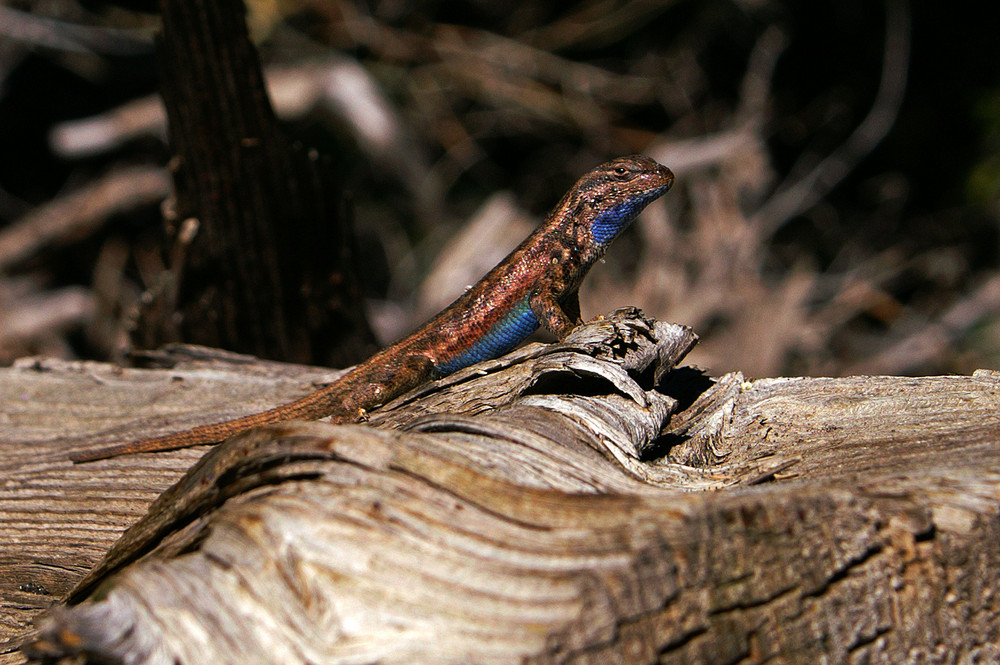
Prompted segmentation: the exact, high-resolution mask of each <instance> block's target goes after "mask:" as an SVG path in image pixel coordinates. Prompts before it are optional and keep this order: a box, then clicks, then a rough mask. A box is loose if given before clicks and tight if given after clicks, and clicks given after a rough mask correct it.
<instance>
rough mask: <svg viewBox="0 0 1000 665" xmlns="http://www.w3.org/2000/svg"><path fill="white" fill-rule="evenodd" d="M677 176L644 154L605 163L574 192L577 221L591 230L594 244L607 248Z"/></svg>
mask: <svg viewBox="0 0 1000 665" xmlns="http://www.w3.org/2000/svg"><path fill="white" fill-rule="evenodd" d="M673 183H674V174H673V173H672V172H671V171H670V169H668V168H667V167H666V166H663V165H661V164H657V163H656V162H655V161H654V160H652V159H650V158H649V157H645V156H643V155H629V156H628V157H619V158H617V159H612V160H611V161H610V162H605V163H604V164H601V165H600V166H598V167H597V168H595V169H593V170H592V171H590V172H589V173H587V174H586V175H584V176H583V177H582V178H580V180H579V181H578V182H577V183H576V186H575V187H574V188H573V189H572V190H570V195H571V196H572V197H573V198H574V199H575V200H573V201H569V202H568V203H569V204H570V209H571V210H574V212H575V214H574V218H575V219H577V220H579V221H582V222H584V223H585V224H586V225H587V226H588V227H589V229H590V233H591V236H592V237H593V239H594V242H595V243H597V244H598V245H600V246H605V247H606V246H607V245H609V244H610V243H611V241H612V240H614V239H615V238H616V237H618V234H619V233H621V232H622V231H624V230H625V228H626V227H627V226H628V225H629V224H631V223H632V220H633V219H635V217H636V215H638V214H639V213H640V212H642V210H643V208H645V207H646V206H647V205H648V204H649V203H650V202H651V201H654V200H655V199H657V198H659V197H660V196H662V195H663V194H665V193H666V191H667V190H668V189H670V186H671V185H672V184H673Z"/></svg>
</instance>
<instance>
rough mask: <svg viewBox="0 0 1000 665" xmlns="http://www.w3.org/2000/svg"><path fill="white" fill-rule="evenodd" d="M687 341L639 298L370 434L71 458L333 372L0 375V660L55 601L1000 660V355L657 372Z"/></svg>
mask: <svg viewBox="0 0 1000 665" xmlns="http://www.w3.org/2000/svg"><path fill="white" fill-rule="evenodd" d="M692 343H693V336H692V335H691V333H690V331H688V330H686V329H683V328H680V327H673V326H668V325H665V324H661V323H657V322H654V321H650V320H647V319H645V318H642V317H641V316H640V315H638V314H637V313H636V312H634V311H623V312H620V313H617V314H616V316H614V317H612V318H611V320H609V321H604V322H596V323H593V324H590V325H587V326H584V327H582V328H580V329H578V330H577V331H576V332H575V333H574V334H573V335H572V336H571V337H570V338H569V339H568V340H566V341H565V342H564V343H561V344H558V345H529V346H528V347H525V348H523V349H521V350H519V351H517V352H515V353H514V354H512V355H511V356H508V357H506V358H504V359H501V360H499V361H495V362H493V363H489V364H486V365H481V366H477V367H475V368H470V369H469V370H467V371H463V372H461V373H459V374H457V375H454V376H452V377H449V378H448V379H446V380H444V381H441V382H438V383H436V384H431V385H429V386H427V387H425V388H422V389H419V390H417V391H415V392H414V393H411V394H410V395H407V396H404V397H403V398H401V399H400V400H397V402H396V403H394V404H390V405H388V407H387V408H385V409H383V410H380V411H379V412H377V413H375V414H373V417H372V419H371V422H370V423H369V424H368V425H365V426H331V425H327V424H323V423H308V424H305V423H295V424H285V425H279V426H272V427H269V428H264V429H261V430H258V431H256V432H254V433H251V434H248V435H245V436H243V437H238V438H236V439H233V440H230V441H229V442H227V443H225V444H223V445H222V446H218V447H216V448H214V449H212V452H211V453H209V454H208V455H204V453H205V451H206V449H205V448H199V449H190V450H184V451H176V452H173V453H165V454H155V455H135V456H128V457H122V458H119V459H114V460H106V461H102V462H97V463H93V464H88V465H77V466H74V465H72V464H70V463H69V462H68V461H66V455H67V453H68V452H69V451H70V450H76V449H81V448H84V447H87V446H89V445H96V444H97V443H98V442H108V441H111V440H117V439H120V438H125V437H128V438H131V437H142V436H146V435H148V434H155V433H159V432H163V431H170V430H174V429H180V428H183V427H187V426H190V425H193V424H197V423H201V422H206V421H210V420H218V419H220V418H222V417H229V416H232V415H237V414H239V413H244V412H248V411H252V410H256V409H259V408H261V407H263V406H265V405H270V404H274V403H277V402H280V401H282V400H285V399H289V398H292V397H295V396H298V395H300V394H302V393H304V392H307V391H308V390H310V389H312V388H313V387H314V386H315V384H316V383H317V382H322V381H324V380H330V379H331V378H332V377H333V376H335V374H334V373H330V372H326V371H321V370H315V369H309V368H298V367H290V366H283V365H277V364H270V363H260V362H257V361H253V360H251V359H247V358H244V357H236V358H231V357H227V356H219V355H216V354H214V353H212V352H207V351H198V350H190V349H177V350H174V352H173V353H169V354H165V355H164V356H163V357H162V358H161V360H162V361H163V362H170V363H174V367H172V368H171V369H158V370H121V369H116V368H112V367H108V366H104V365H97V364H68V363H54V362H46V361H40V362H38V363H27V362H26V363H23V364H21V365H19V366H17V367H15V368H11V369H8V370H4V371H3V372H2V373H0V400H2V402H0V403H2V408H0V440H2V450H3V456H2V458H0V639H6V640H8V643H7V648H6V650H5V653H3V654H0V662H3V663H19V662H23V660H24V657H23V655H22V654H21V653H20V652H17V651H15V650H14V648H13V647H14V645H15V644H16V642H15V641H16V640H20V639H23V637H24V635H25V633H24V632H23V631H24V629H25V628H26V627H27V626H29V625H30V622H31V620H32V619H33V618H34V617H36V616H37V615H40V614H41V618H40V619H39V621H40V625H41V626H42V633H41V637H40V638H39V637H37V636H36V637H35V639H36V640H37V641H36V642H35V648H36V649H37V650H38V651H39V652H43V653H52V654H56V653H61V654H70V653H72V652H74V651H75V650H81V649H82V650H84V651H85V652H86V653H89V654H91V655H98V656H100V657H102V658H105V659H108V660H113V659H115V658H125V657H127V658H129V659H130V662H148V663H172V662H180V663H240V664H241V665H247V664H249V663H273V662H281V663H360V662H381V663H402V662H407V663H522V662H525V663H623V664H624V663H628V664H630V665H631V664H633V663H652V662H666V663H700V662H740V663H760V662H765V661H766V662H771V663H801V662H887V663H890V662H904V661H905V662H921V663H923V662H926V663H936V662H942V663H950V662H995V661H997V660H1000V650H998V646H997V645H998V643H1000V593H998V592H997V590H998V588H1000V585H998V576H1000V546H998V543H1000V442H998V432H1000V411H998V407H1000V397H998V390H1000V381H998V377H997V375H995V374H993V373H990V372H979V373H977V374H976V375H975V376H972V377H957V376H956V377H923V378H913V379H911V378H899V377H850V378H844V379H764V380H757V381H747V380H745V379H744V377H742V376H740V375H739V374H732V375H726V376H723V377H719V378H717V379H714V380H712V381H708V380H707V379H706V378H705V377H703V376H701V375H699V374H698V373H697V372H695V371H693V370H691V369H689V368H681V369H679V370H677V371H675V372H673V373H670V374H667V373H666V372H667V371H668V370H669V369H671V368H672V367H673V365H674V363H675V362H676V361H677V360H678V359H679V358H681V357H683V354H684V353H685V352H686V350H687V349H688V348H689V347H690V345H691V344H692ZM657 382H660V383H661V384H662V389H663V390H664V391H666V392H667V393H670V395H673V397H671V396H669V395H667V394H664V393H663V392H661V391H658V390H655V389H654V384H656V383H657ZM705 388H707V390H704V389H705ZM699 391H700V392H701V394H700V396H699V397H698V398H697V399H695V400H694V401H693V403H692V395H693V394H695V393H697V392H699ZM675 397H676V398H677V399H676V400H675V399H674V398H675ZM674 409H680V410H679V412H678V413H675V414H673V415H671V412H672V411H673V410H674ZM203 455H204V457H203ZM199 459H200V461H199ZM192 465H194V468H191V467H192ZM189 469H190V470H189ZM186 471H187V473H186V474H185V472H186ZM178 480H180V481H181V482H180V483H179V484H177V485H175V486H174V487H173V489H171V490H170V491H169V492H167V493H166V494H164V495H162V496H160V498H159V499H156V497H157V496H159V495H160V494H161V492H163V490H165V489H167V488H168V487H170V486H171V485H173V484H174V483H175V482H176V481H178ZM154 499H156V502H155V504H153V506H152V510H150V511H149V513H148V514H147V513H146V511H147V509H149V507H150V504H151V502H153V501H154ZM143 515H146V517H145V518H143ZM140 518H142V519H140ZM126 527H131V528H130V529H129V531H128V532H127V533H126V534H125V536H124V537H123V538H122V539H121V540H118V538H119V536H121V534H122V532H123V531H124V530H125V528H126ZM116 540H118V542H117V544H115V545H114V546H112V545H113V543H115V541H116ZM102 557H104V558H103V559H102ZM95 565H96V566H97V568H96V569H95V570H94V571H93V572H92V573H90V574H89V575H88V574H87V572H88V571H89V570H90V569H91V568H92V567H93V566H95ZM74 586H76V591H75V592H73V593H72V597H71V600H72V601H73V603H77V604H74V605H70V606H68V607H64V606H59V607H56V608H53V609H46V608H49V606H50V605H52V603H53V602H54V601H55V600H57V599H59V598H61V597H64V596H65V595H67V594H70V593H71V589H72V588H73V587H74ZM67 662H69V661H67Z"/></svg>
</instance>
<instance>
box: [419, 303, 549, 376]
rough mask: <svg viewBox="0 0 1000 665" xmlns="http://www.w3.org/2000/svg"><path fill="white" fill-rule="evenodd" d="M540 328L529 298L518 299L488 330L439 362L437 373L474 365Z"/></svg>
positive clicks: (502, 352) (503, 350) (514, 344)
mask: <svg viewBox="0 0 1000 665" xmlns="http://www.w3.org/2000/svg"><path fill="white" fill-rule="evenodd" d="M537 329H538V318H537V317H536V316H535V313H534V312H532V311H531V307H530V306H529V305H528V299H527V298H524V299H523V300H520V301H518V303H517V304H516V305H514V307H513V308H512V309H511V310H510V311H509V312H508V313H507V315H506V316H504V317H503V318H502V319H500V320H499V321H497V322H496V324H494V326H493V327H492V328H490V329H489V331H488V332H487V333H486V334H485V335H483V336H482V337H481V338H480V339H479V340H478V341H477V342H476V343H475V344H473V345H472V346H470V347H469V348H468V349H466V350H465V351H462V352H461V353H459V354H458V355H456V356H455V357H453V358H451V359H450V360H448V361H446V362H443V363H441V364H439V365H437V366H436V367H435V368H434V373H435V374H436V375H437V376H439V377H441V376H445V375H447V374H451V373H452V372H457V371H458V370H460V369H462V368H463V367H468V366H469V365H474V364H476V363H478V362H482V361H484V360H490V359H491V358H496V357H498V356H502V355H503V354H505V353H507V352H508V351H512V350H513V349H514V347H516V346H517V345H518V344H520V343H521V342H523V341H524V338H525V337H527V336H528V335H530V334H531V333H533V332H535V330H537Z"/></svg>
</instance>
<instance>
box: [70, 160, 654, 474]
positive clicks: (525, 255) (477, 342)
mask: <svg viewBox="0 0 1000 665" xmlns="http://www.w3.org/2000/svg"><path fill="white" fill-rule="evenodd" d="M673 181H674V174H673V173H672V172H671V171H670V169H668V168H667V167H665V166H662V165H660V164H658V163H657V162H656V161H654V160H652V159H650V158H649V157H645V156H643V155H630V156H627V157H619V158H617V159H613V160H611V161H609V162H605V163H604V164H601V165H600V166H598V167H596V168H594V169H593V170H591V171H589V172H588V173H586V174H585V175H584V176H583V177H581V178H580V179H579V180H578V181H577V182H576V184H575V185H574V186H573V187H572V188H571V189H570V190H569V191H568V192H566V194H565V195H564V196H563V197H562V199H561V200H560V201H559V203H558V204H557V205H556V206H555V208H553V209H552V211H551V212H550V213H549V214H548V215H547V216H546V218H545V220H544V221H543V222H542V224H541V225H540V226H539V227H538V228H537V229H536V230H535V231H534V232H532V233H531V235H529V236H528V237H527V238H526V239H525V240H524V241H523V242H522V243H521V244H520V245H518V246H517V248H515V249H514V250H513V251H512V252H511V253H510V254H509V255H508V256H507V257H506V258H505V259H503V260H502V261H501V262H500V263H499V264H497V266H496V267H495V268H493V269H492V270H491V271H490V272H488V273H487V274H486V276H485V277H483V278H482V279H481V280H480V281H479V282H477V283H476V284H475V285H474V286H472V287H471V288H469V289H468V290H467V291H465V293H463V294H462V295H461V296H459V298H458V299H457V300H455V301H454V302H453V303H452V304H451V305H449V306H448V307H446V308H445V309H444V310H442V311H441V312H440V313H439V314H437V315H436V316H434V317H433V318H432V319H431V320H430V321H428V322H427V323H425V324H424V325H423V326H421V327H420V328H418V329H417V330H416V331H415V332H413V333H411V334H410V335H409V336H407V337H404V338H403V339H402V340H400V341H398V342H396V343H395V344H392V345H390V346H388V347H386V348H384V349H382V350H381V351H379V352H377V353H376V354H375V355H373V356H371V357H370V358H369V359H368V360H366V361H364V362H362V363H360V364H359V365H357V366H355V367H354V368H353V369H352V370H350V371H349V372H348V373H347V374H345V375H343V376H342V377H340V378H339V379H337V380H336V381H334V382H333V383H330V384H328V385H326V386H324V387H321V388H319V389H318V390H315V391H314V392H312V393H310V394H308V395H306V396H304V397H302V398H300V399H298V400H295V401H293V402H289V403H287V404H282V405H280V406H276V407H274V408H272V409H269V410H266V411H262V412H258V413H253V414H250V415H247V416H243V417H242V418H236V419H235V420H229V421H225V422H220V423H214V424H208V425H201V426H199V427H195V428H193V429H190V430H186V431H182V432H175V433H172V434H167V435H165V436H160V437H156V438H151V439H145V440H140V441H132V442H124V443H118V444H111V445H109V446H105V447H103V448H98V449H95V450H84V451H80V452H76V453H73V454H71V455H70V458H71V459H72V460H73V461H74V462H78V463H79V462H90V461H94V460H99V459H105V458H108V457H113V456H116V455H120V454H128V453H139V452H153V451H164V450H174V449H177V448H186V447H189V446H196V445H202V444H214V443H218V442H220V441H222V440H224V439H227V438H229V437H230V436H233V435H235V434H238V433H240V432H243V431H245V430H248V429H251V428H254V427H258V426H261V425H266V424H270V423H276V422H284V421H287V420H318V419H320V418H329V419H330V420H331V421H332V422H334V423H348V422H359V421H362V420H364V419H365V417H366V413H367V412H368V411H370V410H372V409H374V408H377V407H379V406H381V405H383V404H385V403H386V402H388V401H390V400H392V399H395V398H396V397H399V396H400V395H403V394H405V393H406V392H408V391H410V390H412V389H413V388H416V387H417V386H419V385H421V384H422V383H424V382H426V381H430V380H432V379H437V378H441V377H443V376H446V375H448V374H451V373H452V372H455V371H457V370H459V369H462V368H464V367H468V366H470V365H473V364H475V363H477V362H481V361H484V360H489V359H492V358H496V357H499V356H501V355H503V354H505V353H507V352H509V351H511V350H513V349H514V348H515V347H516V346H517V345H518V344H520V343H521V342H522V341H523V340H524V339H525V338H526V337H528V335H530V334H531V333H533V332H534V331H535V330H536V329H537V328H538V327H539V326H541V327H544V328H545V329H546V330H548V331H550V332H551V333H553V334H554V335H555V336H556V337H558V338H559V339H563V338H564V337H565V336H566V335H567V334H569V332H570V331H571V330H572V329H573V328H574V327H575V326H576V325H578V324H579V323H580V322H581V319H580V301H579V295H578V289H579V287H580V283H581V282H582V280H583V278H584V276H585V275H586V273H587V271H588V270H589V269H590V267H591V266H592V265H593V264H594V263H595V262H596V261H598V260H599V259H601V258H602V257H603V256H604V254H605V252H606V251H607V249H608V246H609V245H610V244H611V242H612V241H613V240H614V239H615V238H617V237H618V235H619V234H621V232H622V231H624V230H625V228H626V227H628V226H629V224H631V223H632V220H633V219H635V217H636V216H637V215H638V214H639V213H640V212H642V210H643V209H644V208H645V207H646V205H648V204H649V203H650V202H651V201H653V200H655V199H657V198H659V197H660V196H661V195H663V194H664V193H666V191H667V190H669V189H670V186H671V185H672V184H673Z"/></svg>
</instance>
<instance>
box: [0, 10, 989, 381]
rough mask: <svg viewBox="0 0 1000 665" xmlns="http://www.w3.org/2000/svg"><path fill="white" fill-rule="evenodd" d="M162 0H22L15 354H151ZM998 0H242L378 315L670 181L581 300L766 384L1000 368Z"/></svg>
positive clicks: (4, 299)
mask: <svg viewBox="0 0 1000 665" xmlns="http://www.w3.org/2000/svg"><path fill="white" fill-rule="evenodd" d="M155 9H156V8H155V3H154V2H142V1H139V0H136V1H134V2H118V3H114V4H111V3H105V2H101V1H99V0H86V1H85V0H34V1H32V0H24V1H15V0H3V1H0V364H9V363H11V362H13V361H14V360H15V359H17V358H19V357H23V356H29V355H39V354H41V355H55V356H60V357H66V358H84V359H96V360H111V361H116V362H123V361H127V357H128V352H129V351H130V348H129V342H128V336H127V330H128V327H129V325H130V320H131V318H132V317H134V310H135V307H136V304H137V303H138V302H139V301H140V299H141V298H142V297H143V296H142V294H143V292H144V291H145V290H146V289H148V288H150V287H151V285H152V283H154V282H155V280H156V275H157V273H158V272H159V271H162V269H163V257H162V256H161V252H160V250H159V244H160V242H161V238H162V234H163V229H162V227H163V223H162V210H163V206H164V205H168V206H169V196H170V191H171V182H170V177H169V174H168V172H167V170H166V165H167V163H168V161H169V160H170V157H171V153H170V149H169V146H168V144H167V142H166V140H167V139H166V126H165V116H164V112H163V109H162V106H161V104H160V102H159V99H158V97H157V96H156V91H157V75H156V61H155V54H154V46H153V35H154V33H155V31H156V29H157V23H158V18H157V16H156V13H155ZM998 14H1000V8H998V7H997V6H994V5H992V4H990V3H979V2H976V3H974V2H971V1H968V0H966V1H964V2H963V1H961V0H959V1H958V2H955V3H952V4H951V5H949V8H948V10H947V11H944V10H942V9H941V8H940V7H938V6H936V5H934V4H933V3H914V4H913V5H910V4H908V3H907V2H905V1H904V0H887V2H866V1H863V0H838V1H836V2H835V1H833V0H815V1H814V2H808V3H803V2H791V1H788V0H731V1H723V0H698V1H696V0H631V1H621V0H583V1H581V2H570V3H549V2H534V3H520V2H507V1H504V0H489V1H486V0H450V1H449V2H434V1H426V2H419V3H418V2H403V1H402V0H372V1H370V2H360V1H358V0H250V1H249V3H248V22H249V24H250V26H251V30H252V34H253V37H254V40H255V42H256V43H257V45H258V48H259V50H260V53H261V58H262V60H263V63H264V66H265V71H266V73H267V76H268V83H269V87H270V91H271V96H272V102H273V104H274V107H275V109H276V112H277V114H278V116H279V117H280V118H281V120H282V122H283V123H284V125H285V129H286V131H287V132H288V134H289V135H290V136H292V137H294V138H295V139H296V140H298V141H301V142H302V144H304V145H306V146H310V147H313V148H315V149H316V150H317V151H318V152H319V153H321V154H323V155H326V156H328V158H329V159H330V160H331V162H332V164H333V166H334V168H335V169H336V171H337V173H338V174H339V177H340V178H341V179H342V181H343V182H344V185H345V188H346V190H347V191H348V192H349V198H350V206H351V209H352V211H353V212H352V216H353V219H354V222H355V225H356V231H357V234H358V249H357V251H358V253H359V255H360V256H361V259H362V260H360V261H359V265H360V266H361V267H362V269H363V275H362V284H363V286H364V289H365V296H366V299H367V300H366V301H367V302H368V303H369V316H370V318H371V320H372V323H373V326H374V327H375V329H376V331H377V333H378V335H379V337H380V339H381V341H382V342H383V343H386V342H390V341H392V340H393V339H394V338H395V337H397V336H399V335H401V334H403V333H404V332H406V331H407V330H409V329H412V328H413V327H415V326H416V325H418V324H419V323H421V321H422V320H423V319H425V318H426V317H427V316H429V315H430V314H432V313H433V312H435V311H436V310H438V309H440V308H441V307H443V306H444V305H446V304H447V303H448V302H449V300H450V299H451V298H453V297H454V296H455V295H457V293H459V292H461V290H462V289H463V288H464V287H465V286H466V285H468V284H471V283H472V282H474V281H475V280H477V279H478V278H479V277H480V276H481V275H482V274H483V273H484V272H485V271H486V270H487V269H488V268H489V267H491V266H492V265H493V264H495V263H496V262H497V261H498V260H499V259H501V258H502V257H503V255H504V254H505V253H506V252H507V251H509V250H510V249H511V248H513V247H514V246H515V245H516V244H517V243H518V242H520V240H522V239H523V238H524V236H525V235H527V233H528V232H529V231H530V230H531V229H532V228H533V227H534V226H535V225H537V224H538V222H539V221H540V220H541V218H542V217H543V216H544V215H545V213H546V212H547V211H548V210H549V209H550V208H551V207H552V206H553V205H554V204H555V203H556V202H557V201H558V199H559V198H560V196H561V195H562V194H563V193H564V192H565V191H566V189H567V188H568V187H569V186H570V185H572V183H573V182H574V181H575V180H576V179H577V178H578V177H579V176H580V175H581V174H582V173H584V172H585V171H586V170H588V169H590V168H591V167H593V166H594V165H596V164H598V163H600V162H602V161H604V160H606V159H608V158H610V157H613V156H617V155H621V154H628V153H634V152H643V153H646V154H649V155H650V156H652V157H654V158H656V159H657V160H658V161H660V162H662V163H664V164H666V165H667V166H670V167H671V168H672V169H673V170H674V172H675V173H676V175H677V182H676V185H675V187H674V189H673V191H671V192H670V193H669V194H668V195H667V196H666V197H664V198H663V199H662V200H661V201H659V202H657V203H655V204H654V205H652V206H650V208H649V209H648V210H647V212H646V213H644V215H643V216H642V217H641V219H640V220H639V221H638V222H637V223H636V224H635V225H634V226H633V228H631V229H630V230H629V231H628V233H627V234H626V235H624V236H623V237H622V238H621V239H619V240H618V241H617V243H616V245H615V246H614V247H613V248H612V250H611V252H610V253H609V255H608V258H607V260H606V262H605V263H604V264H602V265H599V266H597V267H596V268H595V269H594V271H593V273H592V274H591V277H590V278H589V279H588V281H587V283H586V284H585V287H584V289H583V291H582V292H581V300H582V308H583V312H584V316H585V317H586V318H589V317H593V316H595V315H598V314H601V313H607V312H609V311H611V310H613V309H615V308H617V307H621V306H626V305H634V306H638V307H641V308H642V309H644V310H645V311H646V312H647V313H648V314H650V315H652V316H655V317H657V318H660V319H664V320H669V321H674V322H677V323H683V324H686V325H689V326H692V327H693V328H694V329H695V331H696V332H697V333H698V334H699V335H700V336H701V337H702V342H701V344H700V345H699V347H698V348H697V349H696V351H695V352H693V354H692V355H691V356H690V358H689V359H690V360H691V362H693V363H696V364H698V365H700V366H702V367H705V368H706V369H708V370H709V371H710V372H712V373H713V374H720V373H722V372H725V371H730V370H742V371H744V372H745V373H746V374H748V375H749V376H754V377H764V376H782V375H787V376H793V375H845V374H856V373H872V374H881V373H886V374H931V373H952V372H958V373H970V372H971V371H973V370H974V369H977V368H992V369H1000V270H998V267H1000V266H998V223H1000V67H998V66H997V63H1000V40H998V39H997V38H996V27H997V26H998V25H1000V21H998V18H1000V16H998Z"/></svg>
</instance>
